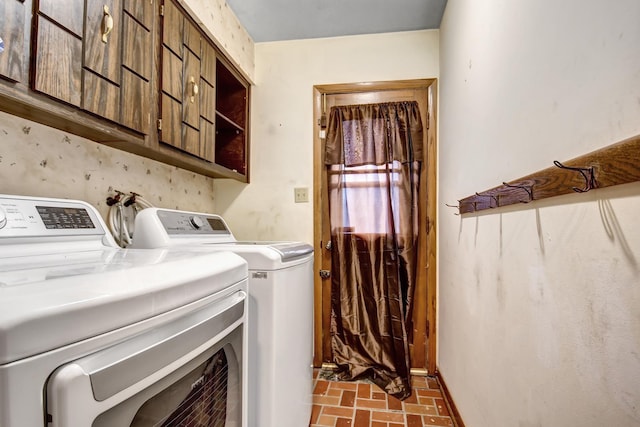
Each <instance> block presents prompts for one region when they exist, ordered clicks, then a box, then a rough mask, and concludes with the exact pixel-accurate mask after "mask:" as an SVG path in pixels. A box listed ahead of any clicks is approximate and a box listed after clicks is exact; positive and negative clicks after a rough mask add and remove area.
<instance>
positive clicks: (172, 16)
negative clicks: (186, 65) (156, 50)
mask: <svg viewBox="0 0 640 427" xmlns="http://www.w3.org/2000/svg"><path fill="white" fill-rule="evenodd" d="M163 11H164V12H163V15H162V21H163V24H162V43H163V44H164V45H165V46H166V47H167V48H169V49H171V50H172V51H173V53H175V54H176V55H177V56H178V57H179V58H182V46H183V33H184V16H183V15H182V12H180V10H179V9H178V7H177V6H176V5H175V4H173V2H171V1H165V3H164V5H163Z"/></svg>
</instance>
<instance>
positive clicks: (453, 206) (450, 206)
mask: <svg viewBox="0 0 640 427" xmlns="http://www.w3.org/2000/svg"><path fill="white" fill-rule="evenodd" d="M444 205H445V206H446V207H448V208H456V209H458V210H459V209H460V204H458V206H456V205H450V204H448V203H445V204H444ZM454 215H460V214H459V213H454Z"/></svg>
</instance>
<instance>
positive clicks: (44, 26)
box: [33, 0, 84, 106]
mask: <svg viewBox="0 0 640 427" xmlns="http://www.w3.org/2000/svg"><path fill="white" fill-rule="evenodd" d="M83 16H84V0H40V2H39V9H38V10H37V11H36V17H35V21H36V28H37V38H36V40H35V55H34V56H35V62H34V70H33V73H34V79H33V88H34V89H35V90H37V91H40V92H43V93H46V94H47V95H50V96H52V97H54V98H57V99H60V100H62V101H65V102H68V103H70V104H73V105H76V106H80V103H81V100H82V99H81V98H82V97H81V94H82V20H83Z"/></svg>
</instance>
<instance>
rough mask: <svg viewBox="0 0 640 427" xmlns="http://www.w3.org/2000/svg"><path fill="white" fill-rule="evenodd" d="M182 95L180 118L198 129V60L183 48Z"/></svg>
mask: <svg viewBox="0 0 640 427" xmlns="http://www.w3.org/2000/svg"><path fill="white" fill-rule="evenodd" d="M183 91H184V92H183V97H182V112H183V117H182V120H183V121H184V122H185V123H186V124H188V125H190V126H192V127H194V128H195V129H198V127H199V125H200V60H199V59H198V57H197V56H195V55H194V54H193V53H192V52H191V51H190V50H185V57H184V79H183Z"/></svg>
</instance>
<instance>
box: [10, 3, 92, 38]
mask: <svg viewBox="0 0 640 427" xmlns="http://www.w3.org/2000/svg"><path fill="white" fill-rule="evenodd" d="M2 1H6V0H2ZM37 5H38V14H39V15H40V16H46V17H47V18H48V19H49V20H50V21H53V22H56V23H57V24H58V25H60V26H61V27H63V28H64V29H65V30H66V31H68V32H70V33H72V34H74V35H75V36H76V37H78V38H82V30H83V28H84V0H39V1H38V2H37Z"/></svg>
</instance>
